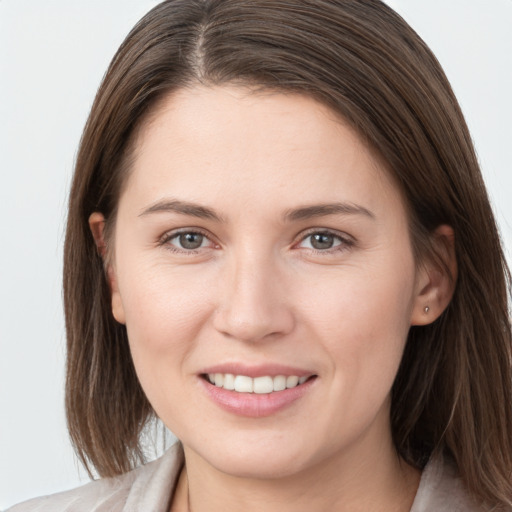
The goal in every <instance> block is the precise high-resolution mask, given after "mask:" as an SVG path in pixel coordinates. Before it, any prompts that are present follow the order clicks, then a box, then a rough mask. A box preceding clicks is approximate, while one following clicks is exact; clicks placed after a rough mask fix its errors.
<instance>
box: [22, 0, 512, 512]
mask: <svg viewBox="0 0 512 512" xmlns="http://www.w3.org/2000/svg"><path fill="white" fill-rule="evenodd" d="M69 205H70V206H69V217H68V229H67V237H66V246H65V271H64V295H65V306H66V321H67V337H68V378H67V410H68V423H69V430H70V433H71V437H72V439H73V442H74V444H75V446H76V449H77V452H78V454H79V455H80V457H81V458H82V460H83V462H84V463H85V465H86V467H88V468H90V469H91V470H92V469H93V468H94V469H95V470H96V471H97V472H98V474H99V475H100V476H102V477H104V478H103V479H102V480H99V481H97V482H93V483H92V484H89V485H88V486H86V487H83V488H80V489H77V490H74V491H71V492H69V493H63V494H60V495H56V496H54V497H49V498H46V499H44V498H43V499H41V500H35V501H33V502H28V503H26V504H22V505H20V506H19V508H18V507H15V508H14V509H13V510H52V511H53V510H66V509H67V508H68V507H74V508H72V509H73V510H98V511H99V510H155V511H157V510H158V511H160V510H162V511H164V510H165V511H167V510H193V511H195V512H198V511H199V512H200V511H202V510H221V509H222V510H231V509H236V510H241V509H242V510H270V511H271V510H274V509H279V510H280V511H283V510H284V511H286V510H288V509H290V510H291V509H292V508H293V510H340V511H342V510H394V511H397V510H398V511H401V510H404V511H408V510H412V511H413V512H418V511H420V510H421V511H422V510H453V509H455V510H482V509H484V510H486V509H487V510H490V509H492V508H493V507H498V508H499V507H501V508H502V509H507V508H509V507H510V506H511V504H512V501H511V500H512V492H511V484H510V481H509V480H510V478H509V477H510V473H511V468H512V461H511V457H510V454H511V452H512V451H511V446H510V444H511V439H510V432H511V410H510V403H511V399H512V396H511V389H510V382H511V378H510V377H511V376H510V364H509V361H510V341H511V332H510V321H509V317H508V303H507V300H508V299H507V292H508V289H507V286H508V270H507V268H506V265H505V262H504V258H503V254H502V250H501V246H500V242H499V237H498V235H497V230H496V226H495V221H494V218H493V215H492V212H491V208H490V206H489V202H488V199H487V195H486V192H485V188H484V186H483V182H482V179H481V176H480V172H479V169H478V164H477V161H476V157H475V154H474V150H473V148H472V145H471V139H470V136H469V134H468V131H467V128H466V125H465V123H464V119H463V117H462V114H461V112H460V109H459V108H458V105H457V102H456V100H455V98H454V96H453V93H452V91H451V89H450V86H449V84H448V82H447V80H446V78H445V76H444V74H443V72H442V70H441V69H440V67H439V64H438V63H437V61H436V60H435V58H434V57H433V55H432V54H431V53H430V51H429V50H428V49H427V48H426V47H425V45H424V43H423V42H422V41H421V40H420V39H419V37H418V36H417V35H416V34H415V33H414V32H413V31H412V30H411V29H410V28H409V27H408V26H407V25H406V24H405V22H404V21H403V20H402V19H401V18H399V17H398V16H397V15H396V14H395V13H394V12H393V11H392V10H391V9H389V8H388V7H386V6H385V5H384V4H382V3H381V2H380V1H377V0H357V1H350V2H348V1H347V2H342V1H337V2H332V1H322V0H320V1H319V0H315V1H300V2H299V1H290V0H288V1H281V0H279V1H275V0H273V1H270V0H267V1H263V0H257V1H240V0H227V1H219V0H217V1H214V0H209V1H197V2H196V1H190V0H182V1H167V2H163V3H162V4H160V5H159V6H157V7H156V8H155V9H153V10H152V11H151V12H150V13H149V14H148V15H146V16H145V17H144V18H143V19H142V20H141V21H140V22H139V24H138V25H137V26H136V27H135V28H134V29H133V31H132V32H131V33H130V34H129V36H128V37H127V39H126V40H125V42H124V43H123V45H122V46H121V48H120V49H119V51H118V53H117V55H116V56H115V57H114V60H113V62H112V64H111V66H110V68H109V71H108V72H107V75H106V77H105V79H104V82H103V84H102V86H101V87H100V90H99V92H98V95H97V98H96V100H95V103H94V105H93V108H92V111H91V114H90V117H89V120H88V123H87V125H86V128H85V131H84V135H83V138H82V142H81V146H80V151H79V155H78V159H77V165H76V170H75V177H74V181H73V186H72V190H71V195H70V203H69ZM155 415H156V416H158V417H159V418H160V419H161V420H162V421H163V422H164V423H165V424H166V425H167V426H168V427H169V429H170V430H171V431H173V432H174V433H175V434H176V436H177V437H178V439H179V440H180V442H181V443H180V444H178V445H176V446H174V447H173V448H171V450H169V451H168V453H167V454H166V455H164V457H162V458H161V459H159V460H158V461H156V462H153V463H150V464H148V465H146V466H141V467H139V468H137V469H135V470H133V471H132V468H133V467H135V466H137V465H139V464H140V463H141V462H143V452H142V449H141V447H140V438H141V434H142V433H143V430H144V427H145V425H147V423H148V422H149V421H150V420H151V419H152V418H153V417H154V416H155Z"/></svg>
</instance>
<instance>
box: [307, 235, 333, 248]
mask: <svg viewBox="0 0 512 512" xmlns="http://www.w3.org/2000/svg"><path fill="white" fill-rule="evenodd" d="M333 244H334V237H333V235H329V234H327V233H317V234H316V235H313V236H312V239H311V245H312V246H313V247H314V248H315V249H330V248H331V247H332V246H333Z"/></svg>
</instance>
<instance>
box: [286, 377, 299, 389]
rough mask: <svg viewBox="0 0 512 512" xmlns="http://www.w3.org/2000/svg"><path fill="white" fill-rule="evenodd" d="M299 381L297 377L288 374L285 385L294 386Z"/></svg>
mask: <svg viewBox="0 0 512 512" xmlns="http://www.w3.org/2000/svg"><path fill="white" fill-rule="evenodd" d="M298 383H299V377H297V376H295V375H290V376H289V377H287V378H286V387H287V388H294V387H295V386H296V385H297V384H298Z"/></svg>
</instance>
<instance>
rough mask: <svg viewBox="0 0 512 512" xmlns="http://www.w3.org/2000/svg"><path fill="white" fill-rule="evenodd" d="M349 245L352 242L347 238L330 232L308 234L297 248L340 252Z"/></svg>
mask: <svg viewBox="0 0 512 512" xmlns="http://www.w3.org/2000/svg"><path fill="white" fill-rule="evenodd" d="M351 245H353V242H352V240H350V239H348V237H347V238H345V237H342V236H341V235H337V234H335V233H331V232H330V231H314V232H310V233H309V234H307V235H306V236H305V237H304V238H302V240H301V241H300V242H299V247H302V248H305V249H312V250H314V251H322V252H329V250H341V249H344V248H348V247H350V246H351Z"/></svg>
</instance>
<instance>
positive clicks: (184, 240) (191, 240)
mask: <svg viewBox="0 0 512 512" xmlns="http://www.w3.org/2000/svg"><path fill="white" fill-rule="evenodd" d="M202 243H203V235H201V233H183V234H182V235H180V245H181V246H182V247H183V248H184V249H198V248H199V247H201V244H202Z"/></svg>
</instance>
